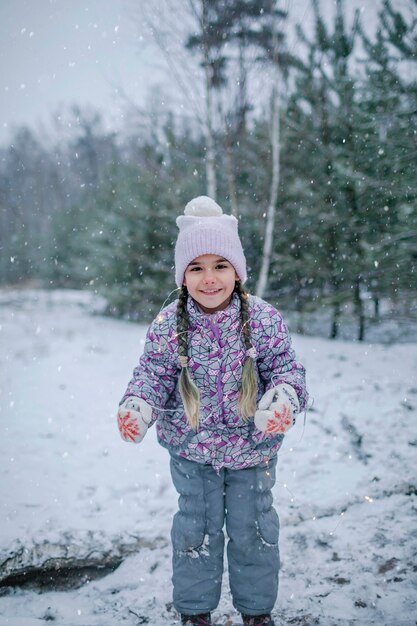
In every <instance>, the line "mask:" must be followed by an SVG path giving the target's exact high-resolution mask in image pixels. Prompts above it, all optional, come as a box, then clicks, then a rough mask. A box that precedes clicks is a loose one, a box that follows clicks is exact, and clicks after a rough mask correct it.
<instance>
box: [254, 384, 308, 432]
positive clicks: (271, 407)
mask: <svg viewBox="0 0 417 626" xmlns="http://www.w3.org/2000/svg"><path fill="white" fill-rule="evenodd" d="M299 410H300V403H299V402H298V397H297V394H296V392H295V390H294V389H293V387H291V385H287V384H282V385H278V386H277V387H273V388H272V389H269V390H268V391H267V392H266V393H265V394H264V395H263V396H262V398H261V399H260V401H259V406H258V410H257V411H256V413H255V426H256V427H257V428H258V429H259V430H261V431H262V432H264V433H267V434H269V435H278V434H280V433H285V432H286V431H287V430H289V429H290V428H291V427H292V426H294V424H295V416H296V415H297V413H298V412H299Z"/></svg>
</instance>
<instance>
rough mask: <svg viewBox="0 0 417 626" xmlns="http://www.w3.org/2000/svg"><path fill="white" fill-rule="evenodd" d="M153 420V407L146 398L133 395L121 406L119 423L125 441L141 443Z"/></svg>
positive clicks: (118, 416) (118, 414) (118, 417)
mask: <svg viewBox="0 0 417 626" xmlns="http://www.w3.org/2000/svg"><path fill="white" fill-rule="evenodd" d="M151 420H152V408H151V407H150V406H149V404H148V403H147V402H145V400H142V399H141V398H135V397H134V396H131V397H130V398H127V400H125V401H124V403H123V404H122V405H121V406H120V407H119V410H118V413H117V425H118V427H119V431H120V435H121V437H122V439H124V440H125V441H131V442H133V443H140V442H141V441H142V439H143V438H144V436H145V435H146V432H147V430H148V426H149V424H150V422H151Z"/></svg>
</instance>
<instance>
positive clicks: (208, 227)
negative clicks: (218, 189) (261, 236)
mask: <svg viewBox="0 0 417 626" xmlns="http://www.w3.org/2000/svg"><path fill="white" fill-rule="evenodd" d="M177 226H178V228H179V230H180V232H179V234H178V239H177V243H176V245H175V280H176V283H177V285H178V287H181V286H182V284H183V282H184V272H185V270H186V269H187V266H188V265H189V264H190V263H191V261H193V260H194V259H195V258H197V257H199V256H201V255H203V254H218V255H219V256H222V257H223V258H224V259H227V260H228V261H229V263H231V264H232V265H233V267H234V268H235V270H236V274H237V275H238V276H239V278H240V280H241V282H242V283H244V282H245V280H246V278H247V275H246V259H245V255H244V253H243V248H242V244H241V242H240V239H239V235H238V232H237V219H236V218H235V217H234V216H233V215H225V214H224V213H223V211H222V209H221V207H220V206H219V205H218V204H217V202H215V201H214V200H212V199H211V198H209V197H208V196H198V198H194V199H193V200H191V201H190V202H189V203H188V204H187V206H186V207H185V209H184V215H180V216H179V217H177Z"/></svg>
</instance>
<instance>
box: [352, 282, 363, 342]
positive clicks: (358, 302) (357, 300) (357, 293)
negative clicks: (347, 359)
mask: <svg viewBox="0 0 417 626" xmlns="http://www.w3.org/2000/svg"><path fill="white" fill-rule="evenodd" d="M353 298H354V304H355V311H356V316H357V319H358V341H363V340H364V339H365V312H364V308H363V302H362V298H361V278H360V276H357V277H356V279H355V285H354V295H353Z"/></svg>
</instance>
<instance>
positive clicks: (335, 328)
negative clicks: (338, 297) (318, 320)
mask: <svg viewBox="0 0 417 626" xmlns="http://www.w3.org/2000/svg"><path fill="white" fill-rule="evenodd" d="M339 322H340V302H334V303H333V317H332V327H331V331H330V339H337V337H338V335H339Z"/></svg>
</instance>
